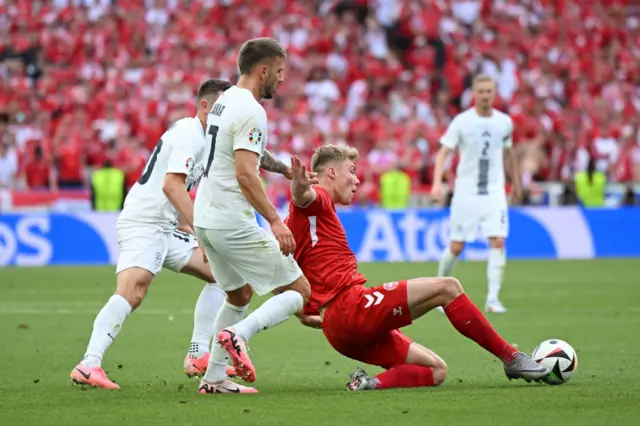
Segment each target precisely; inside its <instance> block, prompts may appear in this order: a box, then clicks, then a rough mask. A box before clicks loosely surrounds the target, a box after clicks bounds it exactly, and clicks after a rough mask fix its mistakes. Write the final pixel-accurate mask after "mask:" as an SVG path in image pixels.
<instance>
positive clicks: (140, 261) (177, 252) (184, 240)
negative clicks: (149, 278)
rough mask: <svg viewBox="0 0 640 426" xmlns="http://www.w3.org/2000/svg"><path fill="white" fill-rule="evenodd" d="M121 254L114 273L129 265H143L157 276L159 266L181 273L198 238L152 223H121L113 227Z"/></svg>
mask: <svg viewBox="0 0 640 426" xmlns="http://www.w3.org/2000/svg"><path fill="white" fill-rule="evenodd" d="M116 234H117V236H118V245H119V246H120V254H119V256H118V265H117V266H116V274H117V273H119V272H120V271H124V270H125V269H128V268H134V267H137V268H142V269H146V270H147V271H149V272H151V273H152V274H153V275H157V274H158V272H160V270H161V269H162V268H167V269H169V270H170V271H173V272H180V271H181V270H182V268H184V267H185V265H186V264H187V263H189V260H190V259H191V255H192V254H193V250H194V249H195V248H196V247H198V240H196V238H195V237H194V236H193V235H189V234H187V233H186V232H182V231H179V230H177V229H176V230H174V231H171V232H167V231H162V230H159V229H158V228H156V227H153V226H145V225H126V226H125V225H120V226H117V227H116Z"/></svg>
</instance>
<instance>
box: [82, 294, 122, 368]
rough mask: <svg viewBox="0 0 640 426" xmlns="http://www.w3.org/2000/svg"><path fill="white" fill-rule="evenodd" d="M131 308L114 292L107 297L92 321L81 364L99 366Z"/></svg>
mask: <svg viewBox="0 0 640 426" xmlns="http://www.w3.org/2000/svg"><path fill="white" fill-rule="evenodd" d="M131 310H132V309H131V305H129V302H127V300H126V299H125V298H124V297H122V296H120V295H117V294H115V295H113V296H111V298H109V301H108V302H107V304H106V305H104V307H103V308H102V310H101V311H100V312H99V313H98V316H97V317H96V319H95V321H94V322H93V332H92V333H91V339H90V340H89V346H87V352H85V354H84V358H83V359H82V364H83V365H85V366H87V367H100V365H101V363H102V357H104V353H105V352H106V351H107V349H109V346H111V343H113V341H114V340H115V338H116V336H117V335H118V333H119V332H120V329H121V328H122V323H123V322H124V320H125V319H126V318H127V317H128V316H129V314H130V313H131Z"/></svg>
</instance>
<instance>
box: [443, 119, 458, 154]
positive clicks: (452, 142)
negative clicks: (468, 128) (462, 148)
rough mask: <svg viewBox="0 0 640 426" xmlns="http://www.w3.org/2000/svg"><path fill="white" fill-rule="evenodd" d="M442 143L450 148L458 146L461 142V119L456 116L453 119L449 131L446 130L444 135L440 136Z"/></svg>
mask: <svg viewBox="0 0 640 426" xmlns="http://www.w3.org/2000/svg"><path fill="white" fill-rule="evenodd" d="M440 143H441V144H442V145H444V146H446V147H447V148H450V149H456V148H457V147H458V144H459V143H460V120H459V119H458V117H455V118H454V119H453V121H451V123H449V127H447V131H446V132H444V135H442V137H441V138H440Z"/></svg>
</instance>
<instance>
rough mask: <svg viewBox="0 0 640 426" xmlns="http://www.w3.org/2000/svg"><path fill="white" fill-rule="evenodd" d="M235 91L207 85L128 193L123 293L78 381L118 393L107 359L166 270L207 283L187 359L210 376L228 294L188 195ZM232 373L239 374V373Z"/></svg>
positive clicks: (96, 333)
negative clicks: (214, 120) (222, 108)
mask: <svg viewBox="0 0 640 426" xmlns="http://www.w3.org/2000/svg"><path fill="white" fill-rule="evenodd" d="M229 87H231V83H229V82H227V81H222V80H208V81H206V82H205V83H203V84H202V85H201V86H200V88H199V90H198V95H197V100H198V115H197V116H196V117H189V118H183V119H181V120H178V121H177V122H176V123H175V124H174V125H173V126H171V127H170V128H169V129H168V130H167V131H166V132H165V133H164V134H163V135H162V137H161V139H160V141H158V144H157V145H156V147H155V149H154V150H153V152H152V153H151V156H150V158H149V160H148V162H147V166H146V167H145V169H144V172H143V173H142V176H141V177H140V179H139V180H138V182H137V183H136V184H135V185H134V186H133V188H131V191H129V194H127V198H126V200H125V203H124V209H123V210H122V212H121V214H120V216H119V217H118V222H117V226H116V233H117V237H118V244H119V246H120V254H119V257H118V265H117V268H116V277H117V289H116V294H115V295H114V296H112V297H111V298H110V299H109V301H108V302H107V304H106V305H105V306H104V308H102V310H101V311H100V313H99V314H98V316H97V318H96V320H95V322H94V327H93V333H92V334H91V340H90V341H89V346H88V348H87V352H86V353H85V356H84V358H83V360H82V362H81V363H80V364H79V365H78V366H77V367H76V368H75V369H74V370H73V371H72V372H71V378H72V380H73V381H74V382H76V383H79V384H88V385H92V386H95V387H100V388H108V389H117V388H118V387H119V386H118V385H117V384H115V383H114V382H112V381H111V380H109V379H108V378H107V377H106V375H105V373H104V371H103V370H102V368H101V362H102V358H103V356H104V353H105V352H106V350H107V348H108V347H109V346H110V345H111V343H112V342H113V340H114V339H115V337H116V336H117V334H118V332H119V331H120V329H121V327H122V323H123V322H124V320H125V319H126V317H127V316H128V315H129V314H130V313H131V312H132V311H133V310H134V309H136V308H137V307H138V306H139V305H140V303H141V302H142V300H143V299H144V297H145V295H146V293H147V290H148V288H149V285H150V284H151V281H152V279H153V277H154V276H155V275H156V274H158V273H159V272H160V271H161V270H162V268H166V269H169V270H171V271H174V272H178V273H180V272H181V273H185V274H189V275H192V276H194V277H197V278H200V279H202V280H203V281H205V282H206V283H208V284H206V285H205V287H204V289H203V290H202V293H201V294H200V297H199V298H198V301H197V303H196V307H195V311H194V328H193V335H192V339H191V345H190V347H189V352H188V354H187V356H186V357H185V360H184V372H185V374H186V375H188V376H201V375H202V374H204V372H205V370H206V367H207V365H208V363H209V345H210V341H211V337H212V333H213V331H212V330H213V322H214V320H215V318H216V315H217V313H218V311H219V309H220V306H221V305H222V303H223V301H224V299H225V297H226V294H225V292H224V291H222V290H221V289H220V288H219V287H218V286H217V285H216V284H215V283H214V278H213V275H212V274H211V268H209V266H208V265H206V257H205V255H204V253H200V252H199V251H196V249H197V247H198V241H197V240H196V238H195V236H194V235H193V234H194V232H193V204H192V202H191V198H190V197H189V192H188V191H189V190H190V189H191V188H192V187H193V186H194V185H195V184H196V183H197V182H198V181H199V180H200V178H201V177H202V174H203V173H204V168H205V164H206V157H205V155H206V154H207V145H206V144H207V138H206V135H205V132H204V129H205V125H206V120H207V116H208V113H209V111H210V110H211V106H212V105H213V103H214V102H215V100H216V99H217V98H218V96H219V95H220V94H221V93H222V92H223V91H224V90H226V89H228V88H229ZM261 167H262V168H264V169H266V170H270V171H274V172H279V173H282V174H287V175H288V176H290V169H288V168H287V166H286V165H285V164H283V163H281V162H279V161H277V160H274V159H273V157H272V156H271V155H270V154H268V153H267V155H266V156H265V157H264V158H263V161H262V163H261ZM178 222H180V224H179V223H178ZM227 372H228V373H229V374H234V371H233V370H232V369H229V370H228V371H227Z"/></svg>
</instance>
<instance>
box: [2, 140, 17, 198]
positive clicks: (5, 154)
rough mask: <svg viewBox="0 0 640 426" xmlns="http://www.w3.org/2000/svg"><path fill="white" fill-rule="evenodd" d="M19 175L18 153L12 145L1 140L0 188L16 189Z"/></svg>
mask: <svg viewBox="0 0 640 426" xmlns="http://www.w3.org/2000/svg"><path fill="white" fill-rule="evenodd" d="M17 176H18V154H17V153H16V151H15V149H14V148H13V146H12V145H10V144H9V143H7V142H4V141H2V140H0V189H14V188H15V187H16V180H17Z"/></svg>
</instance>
